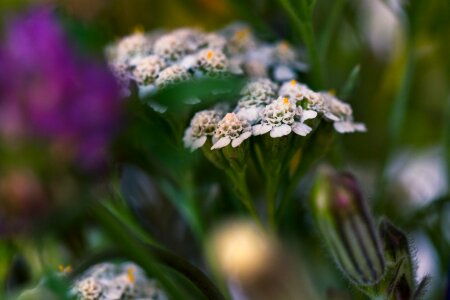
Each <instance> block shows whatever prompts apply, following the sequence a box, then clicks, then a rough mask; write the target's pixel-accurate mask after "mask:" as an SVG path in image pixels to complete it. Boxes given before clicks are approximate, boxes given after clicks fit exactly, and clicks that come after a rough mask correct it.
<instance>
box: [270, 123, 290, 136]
mask: <svg viewBox="0 0 450 300" xmlns="http://www.w3.org/2000/svg"><path fill="white" fill-rule="evenodd" d="M291 131H292V128H291V126H289V125H287V124H283V125H280V126H276V127H274V128H272V130H271V131H270V136H271V137H273V138H277V137H282V136H284V135H288V134H289V133H291Z"/></svg>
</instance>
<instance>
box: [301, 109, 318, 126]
mask: <svg viewBox="0 0 450 300" xmlns="http://www.w3.org/2000/svg"><path fill="white" fill-rule="evenodd" d="M315 117H317V112H316V111H314V110H304V111H303V114H302V120H301V122H302V123H303V122H305V121H306V120H311V119H314V118H315Z"/></svg>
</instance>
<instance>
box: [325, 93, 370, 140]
mask: <svg viewBox="0 0 450 300" xmlns="http://www.w3.org/2000/svg"><path fill="white" fill-rule="evenodd" d="M320 94H321V95H322V98H323V102H324V111H323V115H324V117H325V118H326V119H328V120H330V121H333V122H334V123H333V126H334V129H335V130H336V131H337V132H339V133H348V132H357V131H359V132H365V131H367V129H366V126H365V125H364V124H363V123H356V122H353V111H352V107H351V106H350V105H349V104H347V103H345V102H342V101H341V100H339V99H337V98H336V97H335V96H333V95H332V94H331V93H329V92H322V93H320Z"/></svg>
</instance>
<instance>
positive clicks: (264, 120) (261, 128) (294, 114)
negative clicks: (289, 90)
mask: <svg viewBox="0 0 450 300" xmlns="http://www.w3.org/2000/svg"><path fill="white" fill-rule="evenodd" d="M302 114H303V110H302V108H301V107H297V106H296V105H295V104H293V103H292V102H291V101H289V99H288V98H286V97H279V98H278V99H277V100H275V101H274V102H272V103H270V104H269V105H267V106H266V107H265V108H264V109H263V110H262V111H261V124H257V125H254V126H253V128H252V130H253V135H262V134H266V133H268V132H270V136H271V137H273V138H277V137H282V136H285V135H288V134H290V133H291V132H292V131H294V133H296V134H298V135H301V136H306V135H307V134H308V133H310V132H311V130H312V128H311V127H309V126H308V125H306V124H304V123H303V122H301V121H296V119H299V118H300V119H301V117H302Z"/></svg>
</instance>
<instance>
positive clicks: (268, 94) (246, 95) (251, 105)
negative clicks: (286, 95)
mask: <svg viewBox="0 0 450 300" xmlns="http://www.w3.org/2000/svg"><path fill="white" fill-rule="evenodd" d="M277 90H278V85H277V84H276V83H274V82H272V81H270V80H269V79H267V78H260V79H256V80H253V81H251V82H249V83H247V84H246V85H245V86H244V88H243V89H242V91H241V95H242V98H241V99H240V100H239V102H238V104H237V108H236V114H237V115H238V116H239V117H241V118H243V119H246V120H247V121H249V122H250V123H255V122H256V121H258V119H259V118H260V115H259V113H260V111H261V110H262V109H263V108H264V107H265V106H266V105H267V104H269V103H270V102H272V101H273V100H274V99H275V98H276V96H277Z"/></svg>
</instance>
